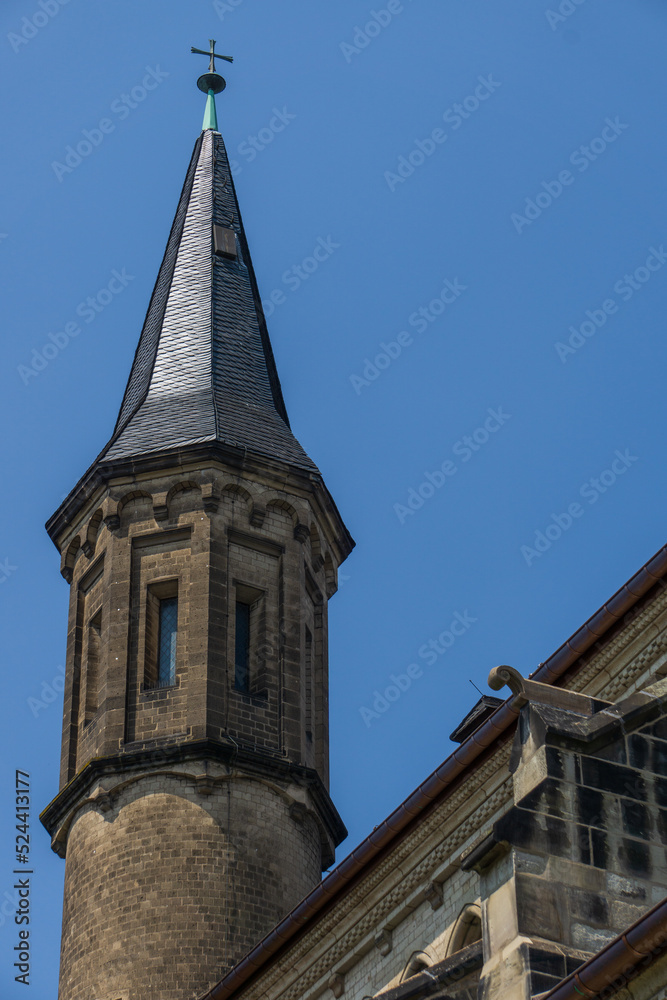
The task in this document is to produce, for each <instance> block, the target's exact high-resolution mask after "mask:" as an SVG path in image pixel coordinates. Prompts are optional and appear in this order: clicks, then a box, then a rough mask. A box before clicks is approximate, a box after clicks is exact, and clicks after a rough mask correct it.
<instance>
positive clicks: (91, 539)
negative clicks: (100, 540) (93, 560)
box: [82, 507, 103, 559]
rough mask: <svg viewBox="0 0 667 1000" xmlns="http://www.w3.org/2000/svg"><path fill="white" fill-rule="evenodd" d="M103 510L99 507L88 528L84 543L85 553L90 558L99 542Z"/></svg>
mask: <svg viewBox="0 0 667 1000" xmlns="http://www.w3.org/2000/svg"><path fill="white" fill-rule="evenodd" d="M102 517H103V511H102V508H101V507H99V508H98V509H97V510H96V511H95V513H94V514H93V516H92V517H91V519H90V521H89V522H88V528H87V529H86V540H85V542H84V543H83V545H82V549H83V554H84V555H85V556H86V557H87V558H88V559H90V557H91V556H92V554H93V552H94V551H95V545H96V544H97V536H98V534H99V530H100V525H101V524H102Z"/></svg>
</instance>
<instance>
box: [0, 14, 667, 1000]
mask: <svg viewBox="0 0 667 1000" xmlns="http://www.w3.org/2000/svg"><path fill="white" fill-rule="evenodd" d="M56 5H57V9H56V10H55V12H54V8H56ZM562 6H563V9H564V10H568V9H570V8H571V9H572V11H573V13H571V14H569V15H567V16H564V15H561V16H560V19H559V18H558V16H553V14H552V15H549V9H550V7H549V3H548V2H546V0H512V3H509V2H508V3H503V4H500V3H497V4H489V3H488V2H487V0H448V2H447V3H442V2H438V0H403V2H402V3H399V2H397V0H392V2H391V3H390V4H388V3H387V2H386V0H378V2H377V3H376V4H375V5H373V3H371V0H367V2H366V0H336V3H326V4H324V3H318V4H314V3H312V2H311V0H290V3H289V4H284V3H280V4H277V3H275V2H272V0H220V2H218V4H217V9H216V5H214V4H213V3H211V2H209V0H190V2H188V3H187V4H185V3H181V4H179V3H175V2H174V0H160V2H158V0H141V3H137V2H136V0H114V3H112V4H110V3H105V2H101V0H85V2H84V0H69V2H68V3H67V4H64V5H62V6H61V5H60V3H59V0H5V2H4V3H3V4H2V9H1V11H0V47H1V48H2V51H3V58H2V60H1V61H0V87H1V88H2V93H3V108H4V114H3V142H2V169H3V184H2V206H1V208H0V259H1V268H0V283H1V286H2V302H3V325H2V334H3V336H2V360H3V364H2V373H1V376H0V378H1V379H2V382H1V395H0V399H1V404H2V408H3V411H4V424H5V434H4V437H3V441H4V459H3V469H4V474H3V477H2V481H3V489H2V499H1V503H2V505H3V517H2V521H1V523H0V562H2V567H3V569H2V573H1V574H0V577H1V578H2V582H1V583H0V607H1V608H2V613H3V621H4V629H3V661H4V671H3V678H4V697H3V717H2V723H3V725H2V737H1V738H2V741H3V754H2V774H1V782H0V831H1V832H2V838H1V842H2V844H3V847H2V850H1V851H0V899H1V900H2V902H1V903H0V914H2V916H0V920H1V923H0V981H1V982H2V986H1V990H0V991H1V992H2V996H3V997H7V998H9V1000H11V998H13V997H20V996H23V995H24V993H23V987H21V986H19V985H17V984H15V983H14V982H13V970H12V968H11V963H12V961H13V959H12V957H11V955H12V947H13V945H14V944H15V930H16V928H15V927H14V925H13V923H12V922H11V918H8V917H7V916H6V913H7V911H8V910H10V909H11V905H7V906H4V908H3V903H4V902H6V901H7V899H9V900H10V903H11V899H12V884H13V883H12V875H11V871H12V868H13V860H14V858H13V851H12V842H13V836H14V831H13V822H12V812H11V811H12V809H13V794H12V792H13V773H14V769H15V768H21V769H23V770H25V771H28V772H30V774H31V780H32V788H33V805H32V820H31V822H32V837H33V840H32V847H33V854H34V865H35V876H34V886H33V907H34V909H33V914H34V923H33V924H32V930H33V934H32V938H31V942H32V947H33V951H34V964H33V976H32V982H33V984H34V986H33V989H34V990H35V991H36V994H37V992H38V993H39V995H40V996H43V997H46V998H47V1000H48V998H53V1000H55V997H56V988H57V986H56V984H57V970H58V938H59V930H60V910H61V891H62V877H63V871H64V864H63V862H62V861H61V860H60V859H58V858H57V857H56V856H55V855H53V854H52V853H51V851H50V848H49V844H48V837H47V835H46V834H45V832H44V831H43V830H42V828H41V826H40V825H39V824H38V820H37V814H38V812H39V811H40V809H41V808H43V807H44V805H46V804H47V802H48V801H49V800H50V799H51V797H52V796H53V795H54V794H55V792H56V791H57V776H58V759H59V748H60V729H61V697H60V695H58V694H57V693H56V691H55V689H54V687H53V682H54V680H55V681H56V685H55V687H56V688H57V687H59V682H58V681H57V679H58V678H59V677H60V673H59V668H60V667H61V665H62V664H63V663H64V654H65V637H66V618H67V599H68V595H67V586H66V584H65V583H64V582H63V580H62V579H61V577H60V575H59V572H58V556H57V553H56V551H55V549H54V548H53V546H52V544H51V542H50V540H49V539H48V537H47V535H46V533H45V531H44V529H43V523H44V521H45V520H46V518H47V517H48V516H49V515H50V514H51V513H52V512H53V510H55V508H56V507H57V506H58V505H59V503H60V501H61V499H62V498H63V496H64V495H65V494H67V493H68V492H69V490H70V489H71V488H72V486H73V485H74V484H75V482H76V481H77V480H78V478H79V476H80V475H81V474H82V473H83V472H84V471H85V470H86V468H87V467H88V466H89V464H90V462H91V461H92V459H93V458H94V457H95V455H96V454H97V453H98V451H99V450H100V448H101V447H102V445H103V444H104V443H105V442H106V441H107V439H108V437H109V435H110V433H111V430H112V427H113V424H114V421H115V417H116V414H117V411H118V407H119V404H120V400H121V397H122V393H123V389H124V386H125V381H126V378H127V374H128V372H129V368H130V364H131V360H132V356H133V353H134V349H135V346H136V342H137V339H138V336H139V333H140V329H141V325H142V322H143V317H144V314H145V310H146V307H147V304H148V301H149V297H150V294H151V290H152V287H153V282H154V280H155V276H156V273H157V269H158V266H159V263H160V260H161V256H162V252H163V249H164V244H165V241H166V238H167V235H168V232H169V227H170V225H171V221H172V217H173V212H174V210H175V207H176V202H177V198H178V195H179V192H180V188H181V184H182V181H183V177H184V174H185V170H186V167H187V164H188V161H189V158H190V155H191V150H192V145H193V143H194V141H195V139H196V138H197V135H198V133H199V129H200V124H201V117H202V113H203V98H202V95H201V94H200V93H199V91H198V90H197V89H196V86H195V80H196V77H197V75H198V73H200V72H203V70H204V68H205V60H204V59H203V57H200V56H198V57H195V56H193V55H191V54H190V51H189V49H190V46H191V45H196V46H199V47H203V48H207V47H208V42H207V40H208V39H209V38H210V37H215V38H216V39H218V44H219V48H220V50H221V51H224V52H229V53H231V54H232V55H234V57H235V60H236V61H235V63H234V66H233V67H231V68H229V70H228V71H226V75H227V78H228V81H229V87H228V89H227V92H226V93H225V94H224V95H223V96H222V97H221V98H219V100H218V111H219V117H220V125H221V130H222V131H223V134H224V137H225V140H226V143H227V146H228V150H229V152H230V156H231V157H232V159H234V160H236V162H237V164H238V166H237V174H236V183H237V188H238V192H239V197H240V199H241V207H242V211H243V215H244V220H245V224H246V228H247V232H248V237H249V241H250V245H251V250H252V253H253V258H254V263H255V268H256V270H257V274H258V279H259V282H260V288H261V291H262V295H263V297H264V298H265V299H266V300H267V301H269V300H270V298H271V294H272V293H273V292H274V291H276V290H279V291H281V292H282V293H283V296H282V297H281V296H280V295H277V296H276V298H277V299H278V300H279V303H280V304H278V305H276V306H274V307H273V308H272V309H269V310H267V311H268V312H272V314H271V315H270V316H269V319H268V322H269V329H270V333H271V337H272V341H273V346H274V350H275V353H276V357H277V363H278V368H279V372H280V375H281V379H282V383H283V389H284V394H285V398H286V402H287V407H288V410H289V413H290V417H291V422H292V427H293V429H294V430H295V433H296V434H297V436H298V437H299V439H300V440H301V442H302V443H303V445H304V446H305V447H306V449H307V451H308V452H309V454H310V455H311V456H312V457H313V459H314V460H315V461H316V462H317V463H318V465H319V467H320V468H321V470H322V471H323V474H324V476H325V479H326V482H327V484H328V486H329V489H330V491H331V493H332V494H333V496H334V497H335V499H336V501H337V503H338V506H339V508H340V510H341V513H342V515H343V517H344V518H345V520H346V522H347V524H348V526H349V528H350V531H351V532H352V534H353V536H354V537H355V539H356V541H357V548H356V550H355V551H354V553H353V554H352V556H351V558H350V559H349V561H348V563H347V564H346V565H345V566H344V567H343V571H342V577H341V580H342V585H341V588H340V592H339V593H338V595H337V596H336V597H335V598H334V599H333V600H332V602H331V604H330V640H331V641H330V655H331V721H332V729H331V760H332V794H333V798H334V801H335V802H336V804H337V806H338V808H339V810H340V812H341V814H342V816H343V818H344V820H345V822H346V823H347V825H348V828H349V830H350V838H349V839H348V841H347V842H346V844H344V845H343V846H342V847H341V848H340V850H339V857H343V856H344V854H345V853H347V850H349V849H352V847H354V845H355V844H356V843H357V842H358V841H359V840H361V839H362V838H363V837H364V836H365V835H366V834H367V833H369V832H370V830H371V829H372V827H373V826H374V825H375V824H376V823H378V822H379V821H380V820H382V819H383V818H384V817H385V816H386V815H387V814H388V813H389V812H390V811H391V810H392V809H393V808H394V807H395V806H396V805H397V804H398V803H399V802H400V801H401V800H402V799H403V798H404V797H405V796H406V795H407V794H408V793H409V792H410V791H411V790H412V788H413V787H414V786H416V785H417V784H418V783H419V782H420V781H421V780H423V778H424V777H425V776H426V775H427V774H428V773H429V772H430V771H431V770H432V769H433V768H434V767H436V766H437V765H438V764H439V763H440V762H441V761H442V760H443V759H444V758H445V757H446V756H447V755H448V754H449V753H450V752H451V751H452V750H453V748H454V747H453V745H452V744H451V743H450V742H449V740H448V734H449V733H450V732H451V731H452V729H454V727H455V725H456V724H457V723H458V722H459V721H460V719H461V718H462V717H463V715H465V713H466V712H467V711H468V710H469V709H470V708H471V707H472V705H473V704H474V702H475V701H476V699H477V695H476V692H475V691H474V690H473V688H472V687H471V685H470V683H469V680H473V681H474V682H475V683H476V684H477V685H478V686H479V687H480V688H481V689H482V690H487V689H486V677H487V675H488V672H489V670H490V668H491V667H493V666H495V665H497V664H498V663H510V664H512V665H513V666H515V667H517V668H518V669H519V670H521V671H522V672H524V673H528V672H530V671H531V670H533V669H534V668H535V666H536V665H537V664H538V663H539V662H540V661H541V660H544V659H545V658H546V657H547V656H548V655H549V654H550V653H551V652H553V650H554V649H555V648H556V647H557V646H558V645H560V643H561V642H562V641H564V640H565V639H567V638H568V636H569V635H570V634H571V633H572V632H574V631H575V630H576V629H577V628H578V627H579V625H580V624H581V623H582V622H583V621H584V620H585V619H586V618H587V617H588V616H589V615H590V614H591V613H592V612H593V611H595V609H596V608H597V607H598V606H599V605H600V604H602V603H603V602H604V601H605V600H606V599H607V598H608V597H609V596H610V595H611V594H612V593H613V592H614V591H615V590H616V589H617V588H618V587H619V586H620V585H621V584H623V583H624V582H625V580H626V579H627V578H628V577H629V576H630V575H632V574H633V573H634V572H635V571H636V570H637V569H638V568H639V567H640V566H641V565H642V564H643V563H644V562H645V561H646V560H647V559H648V558H649V557H650V556H651V555H652V554H653V553H654V551H655V550H657V549H658V548H659V547H660V546H662V545H663V544H664V543H665V542H666V541H667V531H666V530H665V518H664V513H663V512H664V496H665V487H666V485H667V483H666V475H665V443H664V438H665V434H664V423H665V421H664V410H665V391H664V370H665V354H666V352H667V348H666V345H665V340H666V338H665V323H664V315H665V311H666V308H667V254H666V253H665V251H667V187H666V185H665V180H664V174H665V169H664V164H665V138H666V136H667V122H666V121H665V108H666V107H667V81H666V80H665V73H664V64H665V51H667V11H666V10H665V8H664V4H663V3H660V2H659V0H636V2H635V3H633V4H628V3H626V2H622V0H604V2H603V0H585V2H583V3H580V4H579V5H573V4H570V5H568V4H567V3H565V4H563V5H562ZM372 10H375V11H376V14H375V15H372V14H371V11H372ZM551 10H552V12H556V13H557V11H558V3H556V2H555V0H554V2H552V3H551ZM26 19H27V20H26ZM367 25H369V27H368V29H366V26H367ZM357 29H360V30H357ZM146 85H147V86H148V87H152V88H153V89H146ZM124 95H128V98H127V100H126V99H125V96H124ZM457 105H458V107H457ZM104 120H106V124H104V125H103V127H102V128H101V127H100V122H103V121H104ZM105 130H106V131H105ZM86 131H87V132H88V137H86V134H85V133H86ZM80 143H84V144H83V145H82V146H81V147H80V152H82V153H83V155H82V156H81V162H79V163H77V156H79V155H80V153H76V147H77V146H78V145H79V144H80ZM86 143H89V146H87V145H86ZM68 147H72V148H73V149H74V151H75V154H76V155H72V154H70V155H69V161H68V160H67V159H66V157H67V155H68V154H67V151H68ZM320 239H322V240H323V241H325V242H327V243H328V244H329V246H330V247H332V252H331V253H330V255H329V257H328V258H327V260H326V261H324V262H323V263H321V265H320V266H319V267H318V269H317V270H316V271H315V272H314V273H311V274H309V275H308V276H307V277H305V280H304V279H302V278H301V277H299V269H300V268H301V265H302V262H303V261H304V260H305V259H306V258H308V257H309V256H310V255H311V252H312V251H313V249H314V248H315V246H316V245H318V241H319V240H320ZM333 244H337V245H336V246H335V247H333V246H332V245H333ZM307 267H310V264H307ZM295 268H296V269H297V270H294V269H295ZM114 270H115V271H118V272H119V273H120V274H123V273H124V274H125V276H126V278H125V282H126V284H125V287H123V288H122V290H121V291H120V292H119V293H118V294H116V295H114V296H113V297H112V301H110V302H107V301H106V300H107V299H109V295H107V294H106V293H105V292H104V290H105V289H106V288H107V286H108V284H109V282H110V280H111V278H112V273H113V271H114ZM288 272H289V273H288ZM306 273H307V272H304V271H301V274H302V275H305V274H306ZM626 276H627V277H626ZM130 278H131V280H130ZM446 282H449V284H446ZM114 287H116V288H118V285H117V284H116V285H114ZM100 292H102V293H103V294H102V296H101V297H100V296H99V293H100ZM89 298H92V299H93V300H94V301H95V303H96V304H97V306H98V307H100V305H102V306H103V307H102V308H101V310H100V311H95V312H93V313H92V314H91V312H90V311H88V309H89V308H94V307H87V306H86V300H87V299H89ZM81 303H83V306H81ZM420 310H422V312H421V313H420ZM93 317H94V318H93ZM67 324H73V326H70V327H69V329H70V331H71V330H72V329H73V328H77V329H79V330H80V332H79V333H78V334H77V335H76V336H74V337H72V338H71V339H70V342H69V343H67V344H66V345H65V346H58V344H60V345H63V344H64V339H65V338H64V337H63V336H62V333H63V331H66V330H67ZM582 324H584V327H583V331H584V332H581V327H582ZM586 324H587V325H586ZM50 335H53V338H55V340H54V339H52V338H51V337H50ZM54 342H55V344H56V346H55V347H54V346H53V345H54ZM382 344H384V345H386V347H384V348H383V347H382V346H381V345H382ZM45 345H51V346H50V347H48V349H47V352H46V354H47V357H46V359H44V354H43V353H42V352H43V348H44V346H45ZM559 345H561V346H559ZM399 348H400V353H398V352H399ZM33 352H35V353H33ZM49 355H50V357H49ZM392 355H393V356H392ZM378 356H379V357H378ZM40 357H41V358H42V361H41V362H40V360H39V358H40ZM376 358H378V361H377V363H376V360H375V359H376ZM367 360H370V362H371V367H368V366H367ZM39 367H41V370H39V371H38V370H37V369H38V368H39ZM490 411H494V412H495V417H494V416H493V415H492V414H491V413H490ZM466 438H468V439H469V440H468V441H466ZM617 453H620V454H621V455H622V456H624V457H623V458H619V457H618V455H617ZM427 473H428V474H429V475H430V476H431V480H430V481H429V478H428V476H427ZM411 491H413V492H411ZM409 500H411V502H412V506H413V508H414V509H411V508H410V507H409V504H408V501H409ZM420 502H421V503H420ZM571 505H576V506H574V507H571ZM569 508H571V510H572V511H573V512H574V513H572V512H571V513H569V514H568V513H567V512H568V509H569ZM554 515H555V516H556V518H557V521H554ZM558 521H560V527H558ZM550 526H551V527H550ZM547 529H548V530H547ZM538 531H539V532H543V533H545V534H544V540H541V541H539V543H538V544H539V546H541V548H542V549H544V550H545V551H543V552H541V553H539V552H538V551H537V546H536V532H538ZM558 536H560V537H558ZM538 538H539V536H538ZM522 547H523V548H522ZM457 615H458V616H459V617H458V618H457V617H456V616H457ZM472 619H474V621H473V620H472ZM453 622H456V623H457V624H456V628H455V632H459V633H461V634H460V635H458V636H454V633H451V635H450V636H448V633H449V632H450V625H451V624H452V623H453ZM463 623H465V624H463ZM442 633H444V638H443V640H442V642H444V643H445V645H448V646H449V648H445V645H442V644H441V640H440V639H439V638H438V637H439V636H440V635H441V634H442ZM450 639H451V642H450ZM431 642H434V643H435V645H429V644H430V643H431ZM452 643H453V644H452ZM411 665H415V666H411ZM408 668H410V671H411V674H412V676H411V683H410V687H409V688H408V689H407V690H405V691H403V692H400V697H399V698H398V699H397V700H394V701H387V700H385V701H382V700H380V701H379V702H377V705H376V708H375V709H374V708H373V703H374V700H375V697H376V696H375V693H374V692H376V691H377V692H379V693H380V695H381V699H383V698H384V697H385V695H384V692H385V690H386V689H387V688H388V686H391V685H392V683H393V682H392V680H391V676H392V675H397V676H398V675H403V674H406V676H407V671H408ZM420 671H421V673H420ZM399 681H401V678H400V677H399ZM401 682H402V683H403V686H406V682H405V681H401ZM397 693H399V692H398V691H394V690H393V689H392V690H390V692H389V697H390V698H392V697H395V694H397ZM43 698H53V699H54V700H53V701H52V702H51V703H49V704H48V705H47V706H46V707H44V708H40V707H37V709H36V711H37V715H36V716H35V715H34V713H33V711H31V704H32V708H35V704H34V702H33V703H31V702H30V701H29V699H35V701H41V700H42V699H43ZM383 705H385V706H386V708H384V709H383V708H382V706H383ZM378 706H379V710H378ZM362 709H364V710H365V711H364V712H362V711H361V710H362ZM372 711H376V713H377V714H376V716H373V715H371V714H370V713H371V712H372ZM364 716H365V721H364ZM366 723H368V725H367V724H366ZM5 894H8V895H5Z"/></svg>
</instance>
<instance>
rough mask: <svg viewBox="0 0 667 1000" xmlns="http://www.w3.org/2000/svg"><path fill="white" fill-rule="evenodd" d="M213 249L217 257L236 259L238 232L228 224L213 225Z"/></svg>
mask: <svg viewBox="0 0 667 1000" xmlns="http://www.w3.org/2000/svg"><path fill="white" fill-rule="evenodd" d="M213 250H214V252H215V254H216V256H217V257H225V258H226V259H227V260H236V258H237V253H236V233H235V232H234V230H233V229H228V228H227V227H226V226H213Z"/></svg>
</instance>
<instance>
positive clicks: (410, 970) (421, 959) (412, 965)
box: [399, 951, 433, 983]
mask: <svg viewBox="0 0 667 1000" xmlns="http://www.w3.org/2000/svg"><path fill="white" fill-rule="evenodd" d="M431 965H433V960H432V959H431V958H430V956H429V955H427V954H426V952H425V951H413V953H412V954H411V955H410V958H409V959H408V961H407V962H406V965H405V968H404V969H403V972H402V973H401V978H400V980H399V982H401V983H402V982H403V981H404V980H406V979H410V977H411V976H416V975H417V973H418V972H423V971H424V969H428V968H429V966H431Z"/></svg>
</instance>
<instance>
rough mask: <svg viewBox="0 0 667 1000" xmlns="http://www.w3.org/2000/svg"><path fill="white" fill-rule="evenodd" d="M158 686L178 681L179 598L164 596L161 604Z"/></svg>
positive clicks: (166, 685)
mask: <svg viewBox="0 0 667 1000" xmlns="http://www.w3.org/2000/svg"><path fill="white" fill-rule="evenodd" d="M159 622H160V624H159V630H158V666H157V683H158V687H169V686H170V685H171V684H175V683H176V637H177V635H178V598H177V597H164V598H162V600H161V601H160V604H159Z"/></svg>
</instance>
